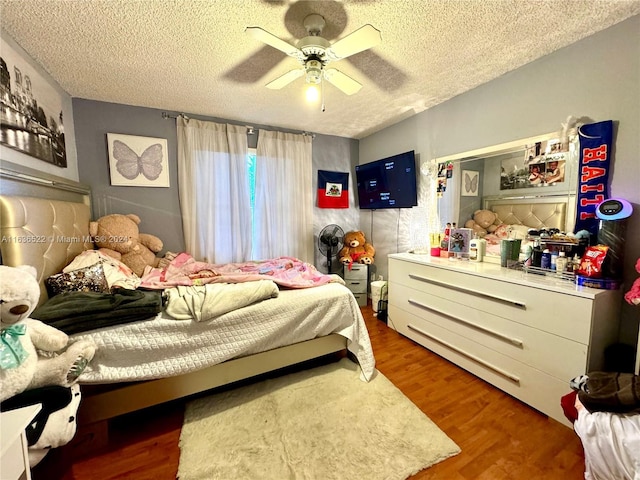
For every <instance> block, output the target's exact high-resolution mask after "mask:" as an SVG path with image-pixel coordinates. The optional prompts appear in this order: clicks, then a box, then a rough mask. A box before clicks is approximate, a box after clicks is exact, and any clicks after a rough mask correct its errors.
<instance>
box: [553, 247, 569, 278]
mask: <svg viewBox="0 0 640 480" xmlns="http://www.w3.org/2000/svg"><path fill="white" fill-rule="evenodd" d="M568 262H569V259H568V258H567V254H566V253H565V252H564V251H561V252H560V253H558V258H557V259H556V273H557V274H558V275H562V274H563V273H564V272H565V271H566V270H567V263H568Z"/></svg>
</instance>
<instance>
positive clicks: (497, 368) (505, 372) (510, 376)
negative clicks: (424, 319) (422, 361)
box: [407, 324, 520, 385]
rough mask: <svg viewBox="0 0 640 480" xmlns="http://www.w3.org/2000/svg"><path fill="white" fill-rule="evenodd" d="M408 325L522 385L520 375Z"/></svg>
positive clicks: (415, 330) (411, 327) (410, 328)
mask: <svg viewBox="0 0 640 480" xmlns="http://www.w3.org/2000/svg"><path fill="white" fill-rule="evenodd" d="M407 327H408V328H409V330H413V331H414V332H416V333H419V334H420V335H423V336H425V337H427V338H430V339H431V340H433V341H435V342H438V343H440V344H441V345H444V346H445V347H447V348H449V349H451V350H453V351H454V352H458V353H459V354H460V355H464V356H465V357H467V358H469V359H471V360H473V361H474V362H477V363H479V364H480V365H483V366H485V367H487V368H489V369H490V370H493V371H494V372H496V373H498V374H500V375H502V376H503V377H505V378H507V379H509V380H511V381H512V382H515V383H517V384H518V385H520V378H519V377H517V376H515V375H514V374H512V373H509V372H507V371H506V370H503V369H501V368H500V367H496V366H495V365H493V364H492V363H489V362H487V361H486V360H482V359H481V358H479V357H476V356H475V355H472V354H471V353H469V352H465V351H464V350H462V349H460V348H458V347H455V346H453V345H451V344H450V343H449V342H445V341H444V340H442V339H440V338H438V337H435V336H433V335H431V334H430V333H427V332H425V331H424V330H421V329H420V328H418V327H414V326H413V325H411V324H408V325H407Z"/></svg>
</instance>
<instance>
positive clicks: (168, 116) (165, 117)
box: [162, 112, 189, 121]
mask: <svg viewBox="0 0 640 480" xmlns="http://www.w3.org/2000/svg"><path fill="white" fill-rule="evenodd" d="M179 117H182V118H184V119H185V120H187V121H188V120H189V117H187V115H186V114H185V113H179V114H178V115H169V114H168V113H167V112H162V118H164V119H165V120H168V119H170V118H173V119H176V118H179Z"/></svg>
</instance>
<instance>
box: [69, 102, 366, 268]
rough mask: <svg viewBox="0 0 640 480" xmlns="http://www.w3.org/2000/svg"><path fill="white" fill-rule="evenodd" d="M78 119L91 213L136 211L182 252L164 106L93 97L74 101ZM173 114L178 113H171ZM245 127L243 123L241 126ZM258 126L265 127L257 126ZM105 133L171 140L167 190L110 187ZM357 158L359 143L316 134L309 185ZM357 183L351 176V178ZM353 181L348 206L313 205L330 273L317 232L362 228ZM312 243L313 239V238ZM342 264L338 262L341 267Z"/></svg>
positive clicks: (147, 227)
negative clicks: (337, 227) (319, 175)
mask: <svg viewBox="0 0 640 480" xmlns="http://www.w3.org/2000/svg"><path fill="white" fill-rule="evenodd" d="M73 110H74V117H75V122H76V125H77V127H76V132H77V133H76V135H77V148H78V171H79V175H80V181H81V182H82V183H85V184H87V185H89V186H90V187H91V191H92V203H93V216H94V218H98V217H101V216H103V215H107V214H110V213H135V214H137V215H139V216H140V218H141V219H142V222H141V224H140V231H142V232H145V233H151V234H154V235H157V236H158V237H160V238H161V239H162V240H163V242H164V245H165V250H169V251H178V252H179V251H184V249H185V246H184V237H183V233H182V222H181V215H180V202H179V199H178V188H177V175H178V167H177V146H176V145H177V140H176V122H175V120H174V119H165V118H163V116H162V112H163V111H162V110H156V109H152V108H142V107H134V106H129V105H119V104H113V103H105V102H98V101H93V100H84V99H77V98H75V99H73ZM168 113H170V114H171V115H173V116H175V115H176V112H168ZM184 113H186V114H187V115H188V116H190V117H193V118H199V119H201V120H210V121H215V122H219V123H225V122H228V123H236V124H238V123H237V122H231V121H227V120H224V119H220V118H216V117H202V116H195V115H190V114H189V112H184ZM241 125H244V124H241ZM254 127H256V128H257V129H258V135H259V129H260V128H267V129H271V130H272V129H274V128H272V127H263V126H260V125H254ZM107 133H120V134H126V135H139V136H145V137H157V138H166V139H167V148H168V152H169V169H170V172H169V175H170V185H171V186H170V187H169V188H156V187H114V186H111V185H110V177H109V160H108V150H107V137H106V135H107ZM255 138H256V137H255V135H252V136H250V137H249V140H250V146H255ZM357 161H358V141H357V140H352V139H347V138H341V137H333V136H327V135H316V137H315V138H314V140H313V183H312V185H309V188H311V189H313V190H314V191H315V190H316V189H317V171H318V169H323V170H333V171H342V172H350V173H352V172H353V170H354V167H355V165H356V164H357ZM349 178H350V182H353V178H352V175H350V176H349ZM354 191H355V187H353V183H352V184H351V188H350V208H348V209H320V208H317V207H315V208H314V239H313V241H314V248H315V250H316V262H315V263H316V265H318V267H319V268H320V269H321V270H323V271H326V268H325V264H326V260H325V259H324V258H323V257H321V255H320V253H319V252H318V249H317V234H318V232H319V231H320V230H321V229H322V228H323V227H324V226H325V225H327V224H332V223H336V224H338V225H340V226H341V227H342V228H343V229H344V230H345V231H347V230H352V229H356V228H357V227H358V220H359V215H358V210H357V208H356V207H355V205H356V204H355V198H354V193H353V192H354ZM310 241H311V240H310ZM338 268H339V265H337V264H336V265H334V270H337V269H338Z"/></svg>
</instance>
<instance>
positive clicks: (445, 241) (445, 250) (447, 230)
mask: <svg viewBox="0 0 640 480" xmlns="http://www.w3.org/2000/svg"><path fill="white" fill-rule="evenodd" d="M450 235H451V223H447V225H446V226H445V227H444V234H443V235H442V242H441V243H440V256H441V257H445V258H446V257H448V256H449V236H450Z"/></svg>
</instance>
